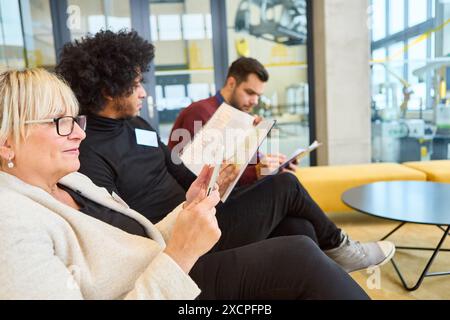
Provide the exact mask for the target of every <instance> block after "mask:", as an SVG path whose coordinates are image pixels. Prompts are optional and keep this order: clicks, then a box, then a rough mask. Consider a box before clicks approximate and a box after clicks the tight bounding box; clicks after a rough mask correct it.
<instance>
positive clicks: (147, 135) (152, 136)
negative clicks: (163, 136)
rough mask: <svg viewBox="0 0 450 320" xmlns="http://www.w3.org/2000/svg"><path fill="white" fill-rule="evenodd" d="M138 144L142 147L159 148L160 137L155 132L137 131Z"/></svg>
mask: <svg viewBox="0 0 450 320" xmlns="http://www.w3.org/2000/svg"><path fill="white" fill-rule="evenodd" d="M135 132H136V143H137V144H139V145H141V146H148V147H158V136H157V135H156V132H154V131H148V130H142V129H135Z"/></svg>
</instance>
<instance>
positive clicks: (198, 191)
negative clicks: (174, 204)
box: [183, 165, 214, 208]
mask: <svg viewBox="0 0 450 320" xmlns="http://www.w3.org/2000/svg"><path fill="white" fill-rule="evenodd" d="M213 171H214V168H213V167H210V166H208V165H206V166H204V167H203V168H202V171H201V172H200V174H199V175H198V177H197V179H195V181H194V182H192V184H191V186H190V187H189V190H188V191H187V192H186V203H185V204H184V207H183V208H185V207H187V206H189V204H191V203H192V202H193V201H194V200H195V199H197V197H199V196H201V195H202V194H204V195H206V188H208V184H209V180H210V179H211V176H212V174H213Z"/></svg>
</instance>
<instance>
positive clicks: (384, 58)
mask: <svg viewBox="0 0 450 320" xmlns="http://www.w3.org/2000/svg"><path fill="white" fill-rule="evenodd" d="M372 12H373V18H372V21H373V26H372V61H371V69H372V138H373V141H372V147H373V148H372V151H373V152H372V158H373V161H375V162H386V161H392V162H404V161H420V160H429V159H449V158H450V100H449V98H450V78H449V76H450V43H449V40H448V39H449V36H450V3H448V2H445V1H440V0H373V1H372ZM386 26H387V29H388V30H387V32H385V33H384V36H383V33H382V32H380V30H384V28H386Z"/></svg>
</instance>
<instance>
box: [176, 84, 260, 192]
mask: <svg viewBox="0 0 450 320" xmlns="http://www.w3.org/2000/svg"><path fill="white" fill-rule="evenodd" d="M222 102H223V97H222V96H221V95H220V93H219V92H218V93H217V94H216V95H215V96H213V97H210V98H207V99H203V100H200V101H197V102H194V103H192V104H191V105H189V106H188V107H187V108H186V109H184V110H183V111H181V112H180V114H179V115H178V117H177V119H176V120H175V123H174V125H173V128H172V131H171V132H170V138H169V143H168V146H169V148H170V149H173V148H174V147H175V146H176V145H178V144H179V143H182V146H183V147H184V145H185V144H187V142H188V141H183V139H180V140H178V139H177V141H173V140H172V134H173V132H174V131H175V130H176V129H186V130H188V131H189V133H190V135H191V137H190V138H191V139H192V138H193V137H194V135H195V133H196V132H195V125H194V124H195V121H199V122H201V125H202V126H203V125H205V123H206V122H208V120H209V119H211V117H212V116H213V114H214V113H215V112H216V111H217V109H218V108H219V106H220V105H221V104H222ZM256 180H258V177H257V175H256V165H255V164H249V165H248V166H247V168H246V169H245V171H244V173H243V174H242V176H241V178H240V179H239V182H238V184H239V185H241V186H242V185H248V184H251V183H253V182H255V181H256Z"/></svg>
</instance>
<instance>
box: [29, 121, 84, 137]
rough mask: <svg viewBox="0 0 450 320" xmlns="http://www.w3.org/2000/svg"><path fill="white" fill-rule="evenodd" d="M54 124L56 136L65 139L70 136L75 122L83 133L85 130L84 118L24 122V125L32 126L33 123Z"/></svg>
mask: <svg viewBox="0 0 450 320" xmlns="http://www.w3.org/2000/svg"><path fill="white" fill-rule="evenodd" d="M51 122H54V123H56V132H57V133H58V135H60V136H62V137H67V136H69V135H71V134H72V132H73V128H74V127H75V122H76V123H77V124H78V126H79V127H80V128H81V129H82V130H83V131H85V130H86V116H78V117H71V116H64V117H59V118H53V119H43V120H29V121H25V123H26V124H34V123H51Z"/></svg>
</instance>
